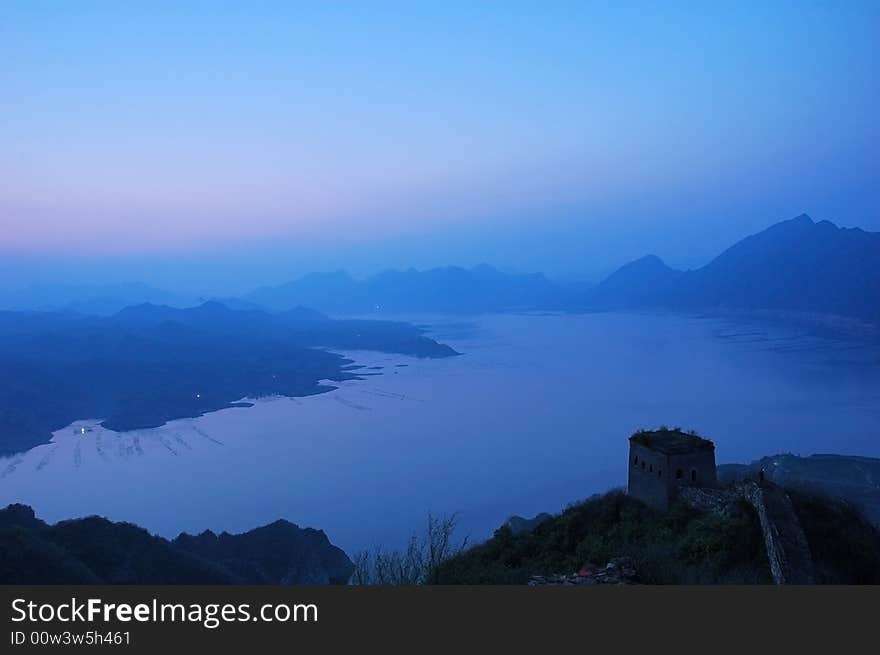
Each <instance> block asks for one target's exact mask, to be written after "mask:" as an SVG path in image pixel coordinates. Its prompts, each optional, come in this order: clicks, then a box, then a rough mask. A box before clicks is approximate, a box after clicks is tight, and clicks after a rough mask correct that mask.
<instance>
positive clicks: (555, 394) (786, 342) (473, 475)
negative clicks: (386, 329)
mask: <svg viewBox="0 0 880 655" xmlns="http://www.w3.org/2000/svg"><path fill="white" fill-rule="evenodd" d="M420 322H422V323H425V324H426V325H427V326H428V327H429V328H430V331H431V334H432V336H434V337H435V338H437V339H438V340H441V341H443V342H445V343H448V344H450V345H452V346H453V347H454V348H456V349H457V350H458V351H460V352H461V353H462V355H461V356H460V357H452V358H447V359H439V360H422V359H414V358H410V357H405V356H399V355H387V354H381V353H370V352H354V353H346V354H347V355H348V356H350V357H351V358H352V359H354V360H355V361H356V362H357V363H358V364H360V365H362V366H363V367H364V368H363V369H361V372H363V373H364V374H367V375H366V377H365V378H364V379H362V380H356V381H349V382H345V383H342V384H340V385H338V388H337V389H336V390H334V391H330V392H328V393H325V394H321V395H317V396H310V397H306V398H293V399H291V398H270V399H261V400H258V401H257V402H256V404H255V406H253V407H251V408H237V409H228V410H223V411H220V412H215V413H213V414H209V415H206V416H203V417H200V418H195V419H183V420H177V421H173V422H171V423H168V424H167V425H165V426H162V427H160V428H155V429H149V430H137V431H133V432H127V433H123V434H117V433H114V432H110V431H107V430H105V429H103V428H101V427H100V426H99V425H98V423H99V420H100V417H82V419H83V420H81V421H78V422H76V423H74V424H73V425H71V426H69V427H67V428H64V429H62V430H59V431H58V432H56V433H55V434H54V436H53V440H52V442H51V443H49V444H46V445H43V446H39V447H36V448H33V449H32V450H30V451H28V452H26V453H22V454H19V455H15V456H12V457H8V458H3V459H0V506H3V505H6V504H7V503H12V502H23V503H27V504H29V505H31V506H33V507H34V509H35V511H36V513H37V515H38V516H39V517H41V518H43V519H45V520H48V521H50V522H53V521H56V520H60V519H64V518H72V517H78V516H84V515H90V514H99V515H103V516H107V517H109V518H111V519H113V520H124V521H130V522H133V523H137V524H139V525H141V526H144V527H145V528H147V529H149V530H150V531H152V532H155V533H159V534H162V535H164V536H169V537H173V536H175V535H176V534H177V533H179V532H181V531H187V532H190V533H196V532H200V531H202V530H204V529H212V530H215V531H218V532H219V531H222V530H227V531H230V532H239V531H243V530H248V529H250V528H253V527H255V526H258V525H262V524H265V523H268V522H271V521H274V520H276V519H278V518H286V519H288V520H290V521H293V522H294V523H297V524H299V525H302V526H313V527H318V528H322V529H324V530H325V531H326V532H327V534H328V536H329V537H330V539H331V540H332V541H333V542H334V543H336V544H337V545H339V546H341V547H342V548H344V549H345V550H346V551H347V552H349V553H351V552H352V551H354V550H357V549H359V548H363V547H369V546H373V545H378V544H382V545H385V546H395V545H399V544H401V543H402V542H403V541H404V540H405V539H406V538H407V537H408V535H409V534H410V533H412V532H413V531H414V530H419V529H420V528H421V527H422V526H423V525H424V522H425V519H426V516H427V514H428V512H433V513H434V514H438V515H439V514H450V513H452V512H459V516H460V525H461V529H462V532H463V533H469V534H470V535H471V537H472V539H481V538H484V537H486V536H488V535H489V534H491V532H492V530H493V529H494V528H495V527H497V526H498V525H499V524H501V523H502V522H503V521H504V520H505V519H506V518H507V517H508V516H510V515H511V514H521V515H533V514H535V513H537V512H541V511H550V512H553V511H558V510H560V509H562V508H563V507H564V506H565V504H566V503H568V502H571V501H575V500H578V499H581V498H584V497H587V496H589V495H590V494H592V493H596V492H600V491H604V490H607V489H609V488H611V487H616V486H623V485H625V483H626V449H627V437H628V436H629V435H630V434H631V433H632V432H633V431H634V430H636V429H638V428H651V427H657V426H660V425H664V424H665V425H669V426H681V427H683V428H685V429H694V430H696V431H697V432H699V433H700V434H702V435H704V436H707V437H709V438H711V439H713V440H714V441H715V442H716V447H717V458H718V461H719V463H724V462H746V461H750V460H752V459H756V458H758V457H761V456H763V455H767V454H773V453H778V452H794V453H798V454H810V453H817V452H835V453H843V454H857V455H867V456H875V457H876V456H880V349H878V348H877V346H876V344H872V343H871V342H869V341H854V340H839V339H832V338H828V337H820V336H815V335H812V334H810V333H808V332H805V331H802V330H797V329H794V328H790V327H782V326H779V325H772V324H756V323H742V322H732V321H726V320H720V319H708V318H690V317H681V316H657V315H638V314H587V315H492V316H484V317H479V318H476V319H460V318H455V319H450V318H437V317H433V318H427V319H425V318H422V319H420ZM379 367H381V368H379Z"/></svg>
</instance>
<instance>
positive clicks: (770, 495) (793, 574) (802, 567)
mask: <svg viewBox="0 0 880 655" xmlns="http://www.w3.org/2000/svg"><path fill="white" fill-rule="evenodd" d="M679 498H681V499H682V500H684V501H685V502H686V503H688V504H689V505H691V506H692V507H695V508H697V509H701V510H703V511H710V512H714V513H717V514H722V515H725V516H727V515H730V513H731V511H732V508H733V506H734V505H735V503H737V502H739V501H745V502H747V503H748V504H749V505H751V506H752V507H753V508H754V510H755V512H756V513H757V515H758V520H759V521H760V523H761V532H762V534H763V536H764V546H765V549H766V551H767V559H768V560H769V562H770V573H771V574H772V576H773V580H774V582H776V584H814V583H815V573H814V571H813V560H812V557H811V556H810V548H809V545H808V544H807V538H806V535H805V534H804V530H803V528H802V527H801V524H800V520H799V519H798V517H797V514H796V512H795V511H794V507H793V506H792V503H791V498H789V496H788V494H787V493H786V491H785V490H784V489H783V488H782V487H780V486H778V485H775V484H773V483H772V482H767V481H763V482H756V481H754V480H741V481H739V482H736V483H734V484H732V485H730V486H729V487H725V488H723V489H709V488H695V487H692V488H684V489H682V490H681V491H680V492H679Z"/></svg>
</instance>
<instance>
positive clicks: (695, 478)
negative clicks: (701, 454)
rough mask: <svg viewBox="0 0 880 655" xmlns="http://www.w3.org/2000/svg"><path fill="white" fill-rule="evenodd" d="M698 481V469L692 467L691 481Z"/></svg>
mask: <svg viewBox="0 0 880 655" xmlns="http://www.w3.org/2000/svg"><path fill="white" fill-rule="evenodd" d="M696 481H697V469H691V482H696Z"/></svg>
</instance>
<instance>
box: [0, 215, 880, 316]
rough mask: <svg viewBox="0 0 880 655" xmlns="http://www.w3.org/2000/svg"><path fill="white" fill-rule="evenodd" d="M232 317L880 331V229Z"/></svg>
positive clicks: (312, 296) (292, 292)
mask: <svg viewBox="0 0 880 655" xmlns="http://www.w3.org/2000/svg"><path fill="white" fill-rule="evenodd" d="M213 300H215V301H217V302H219V303H222V304H223V305H225V306H226V307H228V308H230V309H237V310H243V311H252V310H269V311H272V312H283V311H287V310H290V309H293V308H295V307H308V308H311V309H313V310H317V311H320V312H324V313H327V314H330V315H337V316H353V315H354V316H356V315H383V314H384V315H394V314H420V313H424V314H481V313H490V312H510V311H543V310H553V311H585V310H587V311H590V310H600V311H603V310H643V309H658V310H672V311H694V310H698V311H729V310H734V311H756V310H757V311H762V312H777V313H798V314H814V315H835V316H843V317H848V318H852V319H858V320H860V321H865V322H868V323H875V324H880V233H874V232H866V231H864V230H861V229H858V228H840V227H837V226H836V225H834V224H833V223H830V222H828V221H820V222H818V223H817V222H814V221H813V220H812V219H811V218H810V217H809V216H807V215H801V216H798V217H796V218H793V219H791V220H788V221H783V222H781V223H777V224H776V225H773V226H771V227H769V228H767V229H766V230H764V231H763V232H759V233H757V234H753V235H751V236H749V237H746V238H745V239H742V240H741V241H739V242H737V243H736V244H734V245H733V246H731V247H730V248H728V249H727V250H725V251H724V252H723V253H721V254H720V255H718V256H717V257H716V258H715V259H713V260H712V261H711V262H709V263H708V264H706V265H705V266H703V267H701V268H698V269H695V270H688V271H681V270H675V269H673V268H670V267H669V266H667V265H666V264H665V263H664V262H663V261H662V260H661V259H660V258H659V257H656V256H654V255H648V256H645V257H642V258H641V259H638V260H636V261H633V262H630V263H628V264H626V265H625V266H622V267H621V268H620V269H618V270H617V271H615V272H614V273H612V274H611V275H609V276H608V277H607V278H606V279H604V280H603V281H602V282H601V283H599V284H598V285H596V286H594V287H587V286H585V285H571V284H560V283H556V282H553V281H551V280H549V279H548V278H547V277H545V276H544V275H543V274H541V273H530V274H522V273H506V272H502V271H500V270H498V269H495V268H493V267H491V266H488V265H486V264H481V265H479V266H476V267H474V268H461V267H456V266H448V267H444V268H433V269H429V270H423V271H419V270H416V269H413V268H410V269H407V270H405V271H397V270H389V271H385V272H383V273H379V274H377V275H373V276H371V277H367V278H365V279H356V278H354V277H352V276H350V275H349V274H348V273H346V272H344V271H336V272H331V273H310V274H308V275H305V276H303V277H301V278H299V279H296V280H294V281H292V282H288V283H286V284H282V285H279V286H265V287H260V288H258V289H256V290H255V291H252V292H250V293H248V294H245V295H244V296H242V297H238V298H216V299H213ZM203 301H204V299H195V298H189V297H185V296H181V295H176V294H170V293H166V292H163V291H161V290H158V289H153V288H152V287H148V286H146V285H141V284H136V283H133V284H119V285H106V286H103V287H102V286H97V287H95V286H68V285H55V286H46V287H32V288H29V289H25V290H22V291H20V292H15V293H13V292H5V293H2V294H0V307H14V308H29V309H34V308H42V309H60V310H64V311H67V312H74V313H81V314H91V315H111V314H114V313H116V312H117V311H119V310H121V309H123V308H125V307H128V306H130V305H136V304H142V303H150V304H152V305H165V306H173V307H186V306H191V305H193V304H196V302H203Z"/></svg>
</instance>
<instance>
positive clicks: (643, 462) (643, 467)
mask: <svg viewBox="0 0 880 655" xmlns="http://www.w3.org/2000/svg"><path fill="white" fill-rule="evenodd" d="M642 470H643V471H644V470H645V460H642Z"/></svg>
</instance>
